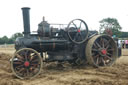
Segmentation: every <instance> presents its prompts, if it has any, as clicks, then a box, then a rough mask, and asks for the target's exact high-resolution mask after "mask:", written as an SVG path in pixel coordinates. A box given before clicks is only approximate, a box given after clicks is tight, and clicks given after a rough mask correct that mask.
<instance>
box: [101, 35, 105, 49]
mask: <svg viewBox="0 0 128 85" xmlns="http://www.w3.org/2000/svg"><path fill="white" fill-rule="evenodd" d="M101 44H102V47H103V48H104V47H105V46H104V39H103V38H102V37H101Z"/></svg>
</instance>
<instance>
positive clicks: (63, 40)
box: [11, 7, 118, 79]
mask: <svg viewBox="0 0 128 85" xmlns="http://www.w3.org/2000/svg"><path fill="white" fill-rule="evenodd" d="M29 9H30V8H27V7H25V8H22V11H23V21H24V32H23V34H24V37H19V38H17V39H16V41H15V49H16V52H15V54H14V56H13V58H12V60H11V69H12V71H13V73H14V74H15V75H16V76H17V77H18V78H21V79H26V78H33V77H35V76H37V75H38V74H39V73H40V71H41V69H42V62H52V61H58V62H63V61H68V62H69V63H71V64H79V65H81V64H84V63H89V64H91V65H93V66H96V67H99V66H109V65H111V64H112V63H113V62H114V61H115V60H116V58H117V55H118V54H117V53H118V52H117V46H116V44H115V41H114V40H113V39H112V38H111V37H110V36H108V35H98V33H97V32H96V31H89V30H88V26H87V24H86V23H85V22H84V21H83V20H81V19H74V20H72V21H71V22H69V24H67V26H66V27H65V28H63V29H60V28H54V27H53V26H52V25H53V24H49V23H48V22H47V21H45V19H44V18H43V21H42V22H41V23H39V25H38V30H37V34H31V33H30V22H29ZM54 25H57V24H54ZM58 25H59V24H58ZM44 53H45V54H46V53H47V56H45V55H44Z"/></svg>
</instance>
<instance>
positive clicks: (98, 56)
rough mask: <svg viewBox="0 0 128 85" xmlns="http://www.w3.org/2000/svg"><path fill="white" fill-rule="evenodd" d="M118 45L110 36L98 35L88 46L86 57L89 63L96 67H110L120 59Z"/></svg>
mask: <svg viewBox="0 0 128 85" xmlns="http://www.w3.org/2000/svg"><path fill="white" fill-rule="evenodd" d="M117 50H118V49H117V45H116V43H115V41H114V40H113V39H112V38H111V37H110V36H108V35H96V36H94V37H92V38H91V39H90V40H89V41H88V43H87V46H86V51H85V55H86V58H87V61H88V62H89V63H90V64H92V65H94V66H96V67H99V66H109V65H112V64H113V63H114V61H115V60H116V58H117V57H118V51H117Z"/></svg>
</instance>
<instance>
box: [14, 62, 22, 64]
mask: <svg viewBox="0 0 128 85" xmlns="http://www.w3.org/2000/svg"><path fill="white" fill-rule="evenodd" d="M13 64H22V62H13Z"/></svg>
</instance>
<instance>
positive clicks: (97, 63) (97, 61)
mask: <svg viewBox="0 0 128 85" xmlns="http://www.w3.org/2000/svg"><path fill="white" fill-rule="evenodd" d="M96 65H99V57H98V58H97V59H96Z"/></svg>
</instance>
